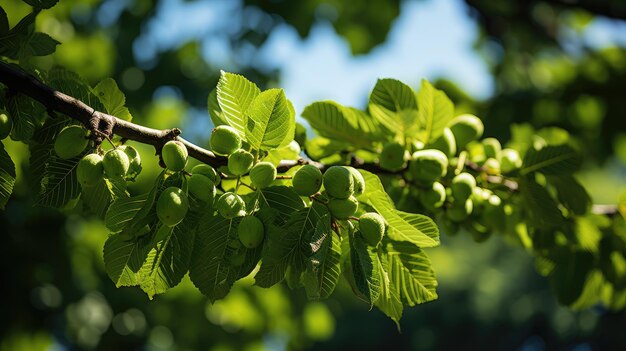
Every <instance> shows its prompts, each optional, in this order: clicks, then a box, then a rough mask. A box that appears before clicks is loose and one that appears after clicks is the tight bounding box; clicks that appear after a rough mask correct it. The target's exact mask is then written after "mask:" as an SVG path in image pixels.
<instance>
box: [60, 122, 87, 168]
mask: <svg viewBox="0 0 626 351" xmlns="http://www.w3.org/2000/svg"><path fill="white" fill-rule="evenodd" d="M88 143H89V139H87V132H86V131H85V130H84V129H83V127H81V126H76V125H72V126H67V127H65V128H63V129H62V130H61V132H60V133H59V135H57V137H56V140H55V141H54V152H56V154H57V156H59V157H60V158H62V159H65V160H67V159H70V158H74V157H76V156H78V155H80V154H81V153H83V151H84V150H85V148H86V147H87V144H88Z"/></svg>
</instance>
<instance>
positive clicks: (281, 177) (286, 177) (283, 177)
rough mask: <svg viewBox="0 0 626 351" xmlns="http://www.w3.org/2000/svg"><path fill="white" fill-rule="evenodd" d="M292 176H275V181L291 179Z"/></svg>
mask: <svg viewBox="0 0 626 351" xmlns="http://www.w3.org/2000/svg"><path fill="white" fill-rule="evenodd" d="M292 178H293V176H290V175H277V176H276V179H292Z"/></svg>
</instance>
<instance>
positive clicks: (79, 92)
mask: <svg viewBox="0 0 626 351" xmlns="http://www.w3.org/2000/svg"><path fill="white" fill-rule="evenodd" d="M46 82H47V83H48V85H49V86H50V87H52V88H54V89H56V90H58V91H60V92H62V93H65V94H67V95H69V96H72V97H74V98H76V99H78V100H80V101H82V102H84V103H85V104H87V105H89V106H90V107H92V108H93V109H95V110H97V111H105V110H106V109H105V107H104V105H103V104H102V102H100V99H99V98H98V97H97V96H96V95H95V94H94V91H93V90H92V89H91V87H90V86H89V84H88V83H87V82H86V81H85V80H84V79H83V78H82V77H80V76H79V75H78V74H76V73H74V72H72V71H69V70H66V69H64V68H62V67H59V66H55V67H53V68H52V69H51V70H50V71H48V76H47V79H46ZM69 117H72V116H69Z"/></svg>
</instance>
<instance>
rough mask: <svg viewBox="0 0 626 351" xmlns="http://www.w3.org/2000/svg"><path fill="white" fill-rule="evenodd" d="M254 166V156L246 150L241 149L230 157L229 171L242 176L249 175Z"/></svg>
mask: <svg viewBox="0 0 626 351" xmlns="http://www.w3.org/2000/svg"><path fill="white" fill-rule="evenodd" d="M253 164H254V156H253V155H252V154H251V153H249V152H248V151H246V150H244V149H239V150H237V151H235V152H233V153H231V154H230V156H228V170H229V171H230V173H232V174H234V175H236V176H240V175H244V174H246V173H248V172H249V171H250V169H251V168H252V165H253Z"/></svg>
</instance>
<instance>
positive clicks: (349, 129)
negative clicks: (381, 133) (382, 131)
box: [302, 101, 375, 148]
mask: <svg viewBox="0 0 626 351" xmlns="http://www.w3.org/2000/svg"><path fill="white" fill-rule="evenodd" d="M357 111H358V110H355V109H350V108H347V107H344V106H341V105H340V104H338V103H336V102H334V101H320V102H314V103H313V104H311V105H309V106H307V107H306V108H305V109H304V111H303V112H302V117H304V118H305V119H306V120H307V121H309V124H310V125H311V128H313V129H314V130H315V131H316V132H317V134H318V135H320V136H323V137H326V138H329V139H333V140H338V141H341V142H343V143H350V144H352V146H353V147H354V148H363V147H368V146H370V145H371V143H372V138H371V135H369V133H367V132H370V133H371V132H372V131H367V130H366V131H364V130H362V128H361V127H362V126H363V125H367V124H365V123H363V122H361V124H360V122H359V119H360V118H363V119H366V118H370V117H369V116H367V115H366V114H365V113H363V112H361V111H359V112H357ZM374 139H375V138H374Z"/></svg>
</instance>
